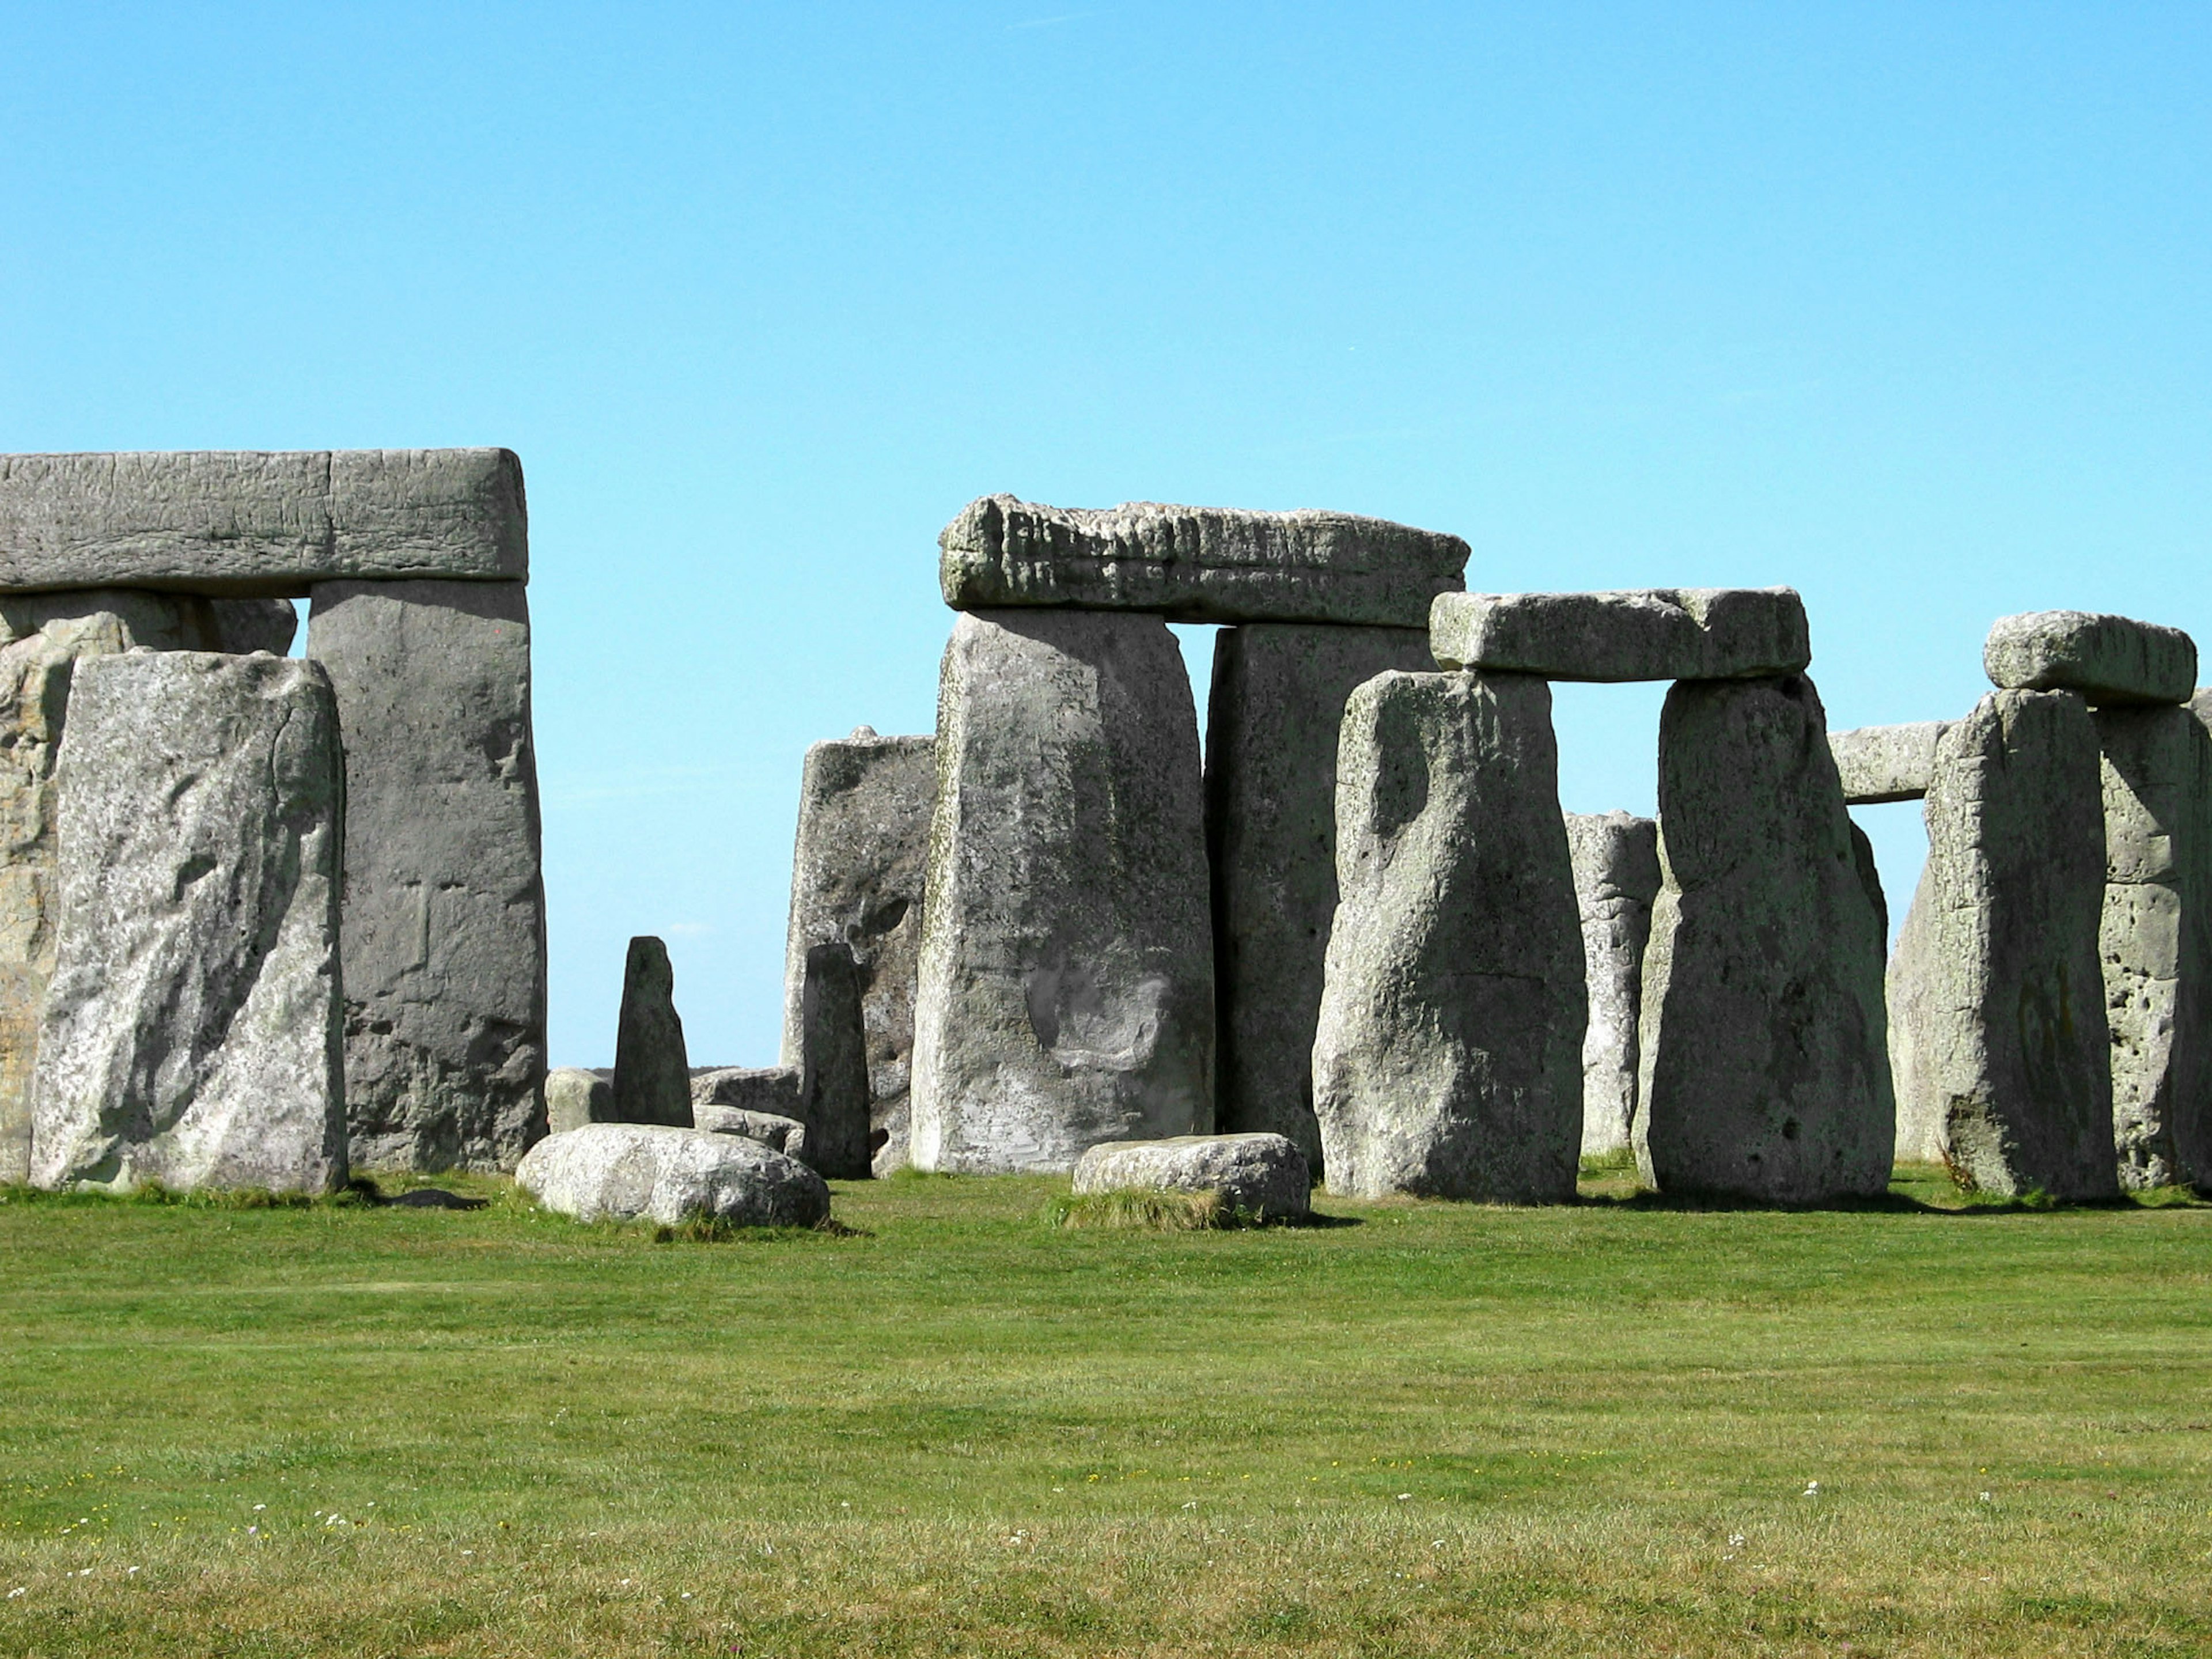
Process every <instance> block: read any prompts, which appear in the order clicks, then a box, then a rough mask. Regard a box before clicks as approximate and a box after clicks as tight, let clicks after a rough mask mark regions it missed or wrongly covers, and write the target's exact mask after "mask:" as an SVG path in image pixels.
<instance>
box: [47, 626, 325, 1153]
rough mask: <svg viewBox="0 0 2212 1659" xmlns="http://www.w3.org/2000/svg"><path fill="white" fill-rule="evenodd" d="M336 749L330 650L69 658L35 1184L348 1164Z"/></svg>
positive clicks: (134, 652)
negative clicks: (312, 656)
mask: <svg viewBox="0 0 2212 1659" xmlns="http://www.w3.org/2000/svg"><path fill="white" fill-rule="evenodd" d="M343 765H344V763H343V757H342V755H341V753H340V749H339V738H338V720H337V701H336V699H335V697H334V696H332V694H331V684H330V679H329V677H328V676H327V675H326V674H325V672H324V671H323V670H322V668H321V666H320V665H318V664H315V663H310V662H303V661H301V660H298V659H287V658H281V657H272V656H266V655H254V656H246V657H237V656H225V655H217V654H213V653H202V652H185V651H178V652H152V651H133V652H131V653H127V654H125V655H120V656H101V657H88V658H85V659H82V660H80V661H79V662H78V663H77V665H76V674H75V677H74V684H72V686H71V689H70V713H69V729H68V732H67V734H66V736H65V737H64V740H63V744H62V754H61V764H60V773H59V776H60V784H61V801H60V814H59V819H58V836H57V843H58V851H59V860H58V869H59V878H60V903H59V906H58V914H59V917H60V926H59V928H58V936H59V944H58V951H57V953H56V957H55V966H54V975H53V979H52V983H51V985H50V986H49V987H48V988H47V992H46V1006H45V1015H44V1018H43V1020H42V1022H41V1024H40V1032H39V1051H38V1060H37V1066H36V1070H35V1073H34V1078H33V1087H32V1100H33V1129H32V1149H31V1150H32V1178H33V1181H35V1182H37V1184H39V1185H40V1186H41V1187H47V1188H59V1187H68V1186H71V1185H75V1184H77V1183H92V1184H98V1185H106V1186H113V1187H125V1188H127V1187H134V1186H137V1185H138V1184H139V1183H141V1182H146V1181H149V1180H150V1181H159V1182H162V1183H163V1184H164V1185H167V1186H170V1187H174V1188H185V1189H189V1188H197V1187H265V1188H271V1189H274V1190H279V1191H295V1192H300V1191H304V1192H321V1191H325V1190H328V1189H330V1188H335V1187H338V1186H341V1185H343V1183H344V1181H345V1178H346V1147H345V1103H344V1088H345V1084H344V1062H343V1046H342V1025H341V1019H342V1010H341V1006H340V993H339V965H338V873H339V867H340V860H341V857H342V850H341V846H342V837H343V821H342V814H343V800H344V792H345V780H344V770H343Z"/></svg>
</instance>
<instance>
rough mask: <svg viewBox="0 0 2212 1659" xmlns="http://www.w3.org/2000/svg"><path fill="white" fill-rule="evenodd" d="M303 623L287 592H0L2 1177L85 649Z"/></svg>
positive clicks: (26, 1067)
mask: <svg viewBox="0 0 2212 1659" xmlns="http://www.w3.org/2000/svg"><path fill="white" fill-rule="evenodd" d="M296 625H297V620H296V618H295V616H294V613H293V610H292V606H291V605H290V603H289V601H286V600H283V599H213V600H210V599H195V598H191V597H190V596H186V595H180V594H174V593H149V592H143V591H142V590H137V589H131V588H95V589H76V590H71V591H70V592H59V593H29V594H20V595H9V596H5V597H0V1185H5V1184H7V1183H9V1182H19V1181H27V1180H28V1179H29V1178H30V1169H31V1068H32V1063H33V1058H34V1056H35V1055H36V1054H37V1052H38V1035H39V1010H40V1005H41V1004H42V1003H43V1001H44V1000H45V998H46V981H48V979H50V978H51V977H52V974H53V968H54V941H55V930H54V922H55V918H54V914H53V905H54V880H55V870H54V857H55V852H54V811H55V802H56V799H57V790H56V787H55V780H54V763H55V761H56V759H57V758H58V756H59V754H60V745H61V740H62V732H63V720H64V714H66V712H67V710H68V707H69V689H70V675H71V673H72V671H74V669H75V667H76V663H77V661H78V659H81V658H84V657H93V656H112V655H114V654H116V653H120V652H124V651H127V650H129V649H131V647H134V646H143V647H147V648H149V649H150V650H157V651H179V650H192V651H240V652H244V651H254V650H267V651H273V652H276V653H283V652H284V651H286V650H288V649H289V647H290V646H291V642H292V634H293V630H294V629H295V627H296Z"/></svg>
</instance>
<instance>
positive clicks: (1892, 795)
mask: <svg viewBox="0 0 2212 1659" xmlns="http://www.w3.org/2000/svg"><path fill="white" fill-rule="evenodd" d="M1949 724H1950V722H1949V721H1948V720H1915V721H1913V722H1912V723H1911V724H1910V725H1906V726H1859V727H1857V729H1856V730H1853V731H1850V732H1829V733H1828V752H1829V753H1830V754H1831V755H1833V756H1834V757H1835V758H1836V775H1837V776H1838V778H1840V779H1841V780H1842V781H1843V786H1844V804H1845V805H1850V806H1875V805H1880V804H1881V803H1882V802H1884V801H1893V800H1918V799H1920V798H1921V797H1922V796H1923V795H1925V794H1926V793H1928V780H1929V776H1930V775H1932V774H1933V773H1934V771H1935V769H1936V741H1937V739H1939V738H1942V735H1943V729H1944V727H1945V726H1948V725H1949Z"/></svg>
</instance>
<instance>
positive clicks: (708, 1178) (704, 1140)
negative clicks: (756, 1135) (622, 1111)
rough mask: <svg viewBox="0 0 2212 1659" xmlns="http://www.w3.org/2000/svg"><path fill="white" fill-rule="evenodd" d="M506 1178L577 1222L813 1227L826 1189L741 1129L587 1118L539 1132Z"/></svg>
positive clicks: (823, 1213)
mask: <svg viewBox="0 0 2212 1659" xmlns="http://www.w3.org/2000/svg"><path fill="white" fill-rule="evenodd" d="M514 1180H515V1184H516V1185H517V1186H519V1187H520V1188H522V1190H523V1191H525V1192H526V1193H528V1194H530V1195H531V1196H532V1197H533V1198H535V1199H536V1200H538V1202H539V1203H540V1204H542V1205H544V1206H545V1207H546V1208H547V1209H549V1210H551V1211H554V1212H556V1213H557V1214H560V1215H566V1216H573V1217H574V1218H576V1219H577V1220H579V1221H606V1220H611V1221H632V1220H636V1219H640V1218H643V1219H646V1220H649V1221H657V1222H659V1224H660V1225H662V1226H665V1227H668V1226H674V1225H676V1224H678V1222H682V1221H689V1220H693V1219H705V1220H709V1221H727V1222H730V1223H732V1224H734V1225H738V1226H741V1227H813V1226H818V1225H820V1224H821V1223H822V1222H823V1220H824V1219H825V1218H827V1217H828V1216H829V1188H827V1187H825V1186H823V1184H822V1177H821V1176H818V1175H817V1174H815V1173H814V1171H813V1170H810V1169H808V1168H807V1167H806V1166H805V1164H801V1163H800V1162H799V1160H798V1159H797V1158H787V1157H786V1156H785V1155H784V1154H783V1153H781V1152H775V1151H773V1150H771V1149H770V1148H769V1147H767V1146H763V1145H761V1143H760V1142H758V1141H757V1140H752V1139H747V1138H746V1137H744V1136H743V1135H722V1134H710V1133H708V1132H707V1131H705V1130H703V1129H680V1128H677V1127H673V1126H671V1125H667V1124H659V1123H592V1124H586V1126H585V1127H582V1128H580V1129H569V1130H567V1131H564V1132H563V1133H560V1134H557V1135H548V1136H546V1137H545V1139H543V1140H541V1141H539V1142H538V1144H537V1145H536V1146H532V1148H531V1149H530V1150H529V1151H528V1152H526V1153H524V1154H523V1158H522V1161H521V1163H520V1164H517V1165H516V1166H515V1170H514Z"/></svg>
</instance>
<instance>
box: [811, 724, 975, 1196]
mask: <svg viewBox="0 0 2212 1659" xmlns="http://www.w3.org/2000/svg"><path fill="white" fill-rule="evenodd" d="M936 796H937V740H936V738H930V737H920V738H879V737H878V736H877V735H876V734H875V733H874V732H872V731H870V730H869V729H868V728H867V727H866V726H861V727H860V729H859V730H858V731H856V732H854V733H853V735H852V736H851V737H849V738H846V739H844V740H843V741H842V742H837V743H817V744H815V745H814V746H813V747H812V748H811V749H809V750H807V751H806V764H805V769H804V771H803V772H802V773H801V775H800V781H799V841H798V846H797V848H796V849H795V850H794V852H793V856H792V861H791V925H790V933H789V935H788V937H787V942H786V945H785V950H784V978H783V984H784V998H783V1053H782V1061H783V1064H785V1065H786V1066H797V1065H799V1063H800V1059H801V1039H800V1025H801V1019H800V1013H801V1003H802V1001H803V1000H804V997H805V987H806V953H807V951H809V950H811V948H812V947H813V946H815V945H824V944H829V943H831V942H833V941H842V942H843V943H844V944H846V945H850V946H851V947H852V951H853V955H854V959H855V960H856V961H857V962H858V963H860V970H861V986H862V990H861V994H860V1009H861V1013H862V1015H863V1017H864V1018H865V1019H866V1022H867V1031H868V1054H867V1060H868V1089H869V1094H870V1097H871V1104H870V1108H869V1121H870V1128H871V1133H872V1136H874V1137H880V1139H879V1140H878V1144H877V1147H876V1151H875V1153H874V1156H873V1159H872V1162H873V1166H874V1170H875V1173H876V1174H878V1175H889V1174H890V1172H891V1171H892V1170H899V1169H903V1168H904V1167H905V1166H906V1163H907V1136H908V1127H907V1113H908V1078H909V1076H910V1074H911V1070H912V1066H913V1058H914V992H915V969H916V964H917V963H918V961H919V958H920V957H921V916H922V906H923V895H922V878H923V876H924V874H925V872H926V869H927V864H928V858H929V814H930V808H931V805H932V803H933V801H934V800H935V799H936Z"/></svg>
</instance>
